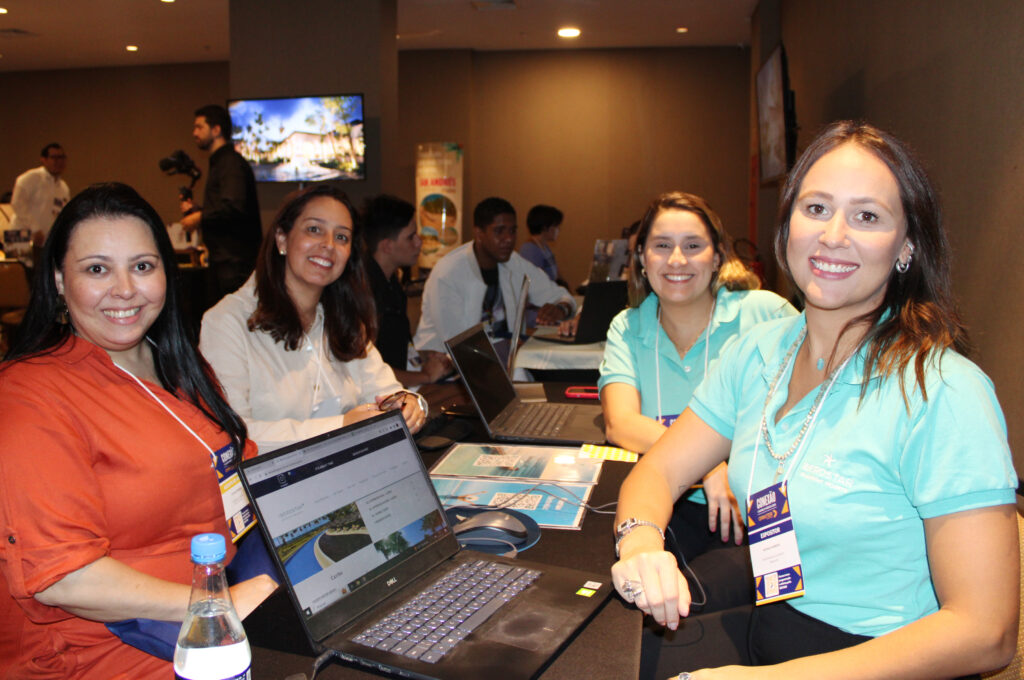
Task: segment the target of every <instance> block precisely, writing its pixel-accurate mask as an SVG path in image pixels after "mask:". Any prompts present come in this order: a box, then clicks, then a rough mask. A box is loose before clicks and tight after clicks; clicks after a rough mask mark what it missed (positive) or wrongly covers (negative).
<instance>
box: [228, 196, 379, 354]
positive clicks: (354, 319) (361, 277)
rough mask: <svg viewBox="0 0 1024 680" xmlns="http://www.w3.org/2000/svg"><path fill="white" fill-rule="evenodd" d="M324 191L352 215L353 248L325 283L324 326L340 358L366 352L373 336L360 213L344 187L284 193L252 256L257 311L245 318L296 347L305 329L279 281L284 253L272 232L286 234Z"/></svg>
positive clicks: (255, 327) (253, 327)
mask: <svg viewBox="0 0 1024 680" xmlns="http://www.w3.org/2000/svg"><path fill="white" fill-rule="evenodd" d="M321 196H325V197H327V198H332V199H334V200H335V201H338V202H339V203H341V204H342V205H343V206H345V209H346V210H348V213H349V215H351V216H352V240H351V244H352V252H351V253H350V254H349V257H348V262H347V263H346V264H345V270H344V271H343V272H342V273H341V276H339V277H338V280H337V281H335V282H333V283H331V284H330V285H328V286H327V287H325V288H324V291H323V293H322V294H321V295H320V303H321V304H322V305H323V308H324V329H325V331H326V332H327V344H328V346H329V347H330V348H331V353H332V354H333V355H334V356H335V357H336V358H337V359H338V360H339V361H351V360H352V359H358V358H361V357H364V356H366V347H367V345H368V344H369V343H371V342H373V341H374V340H375V339H376V337H377V314H376V312H375V310H374V305H373V297H372V296H371V295H370V287H369V285H368V284H367V280H366V270H365V269H364V266H363V258H362V253H361V252H360V250H361V245H360V240H359V226H360V225H359V213H357V212H356V209H355V207H354V206H353V205H352V201H350V200H349V198H348V196H346V195H345V192H343V191H341V190H340V189H338V188H336V187H334V186H333V185H330V184H317V185H316V186H313V187H311V188H309V189H306V190H304V191H300V192H298V193H296V194H294V195H293V196H291V197H289V198H288V200H287V201H285V204H284V205H283V206H282V207H281V210H280V211H279V212H278V213H277V217H275V218H274V222H273V224H272V225H271V227H270V229H269V230H268V231H267V234H266V236H264V238H263V243H262V245H260V253H259V256H258V257H257V259H256V298H257V304H256V311H254V312H253V313H252V316H251V317H249V323H248V326H249V330H250V331H253V332H255V331H265V332H267V333H270V336H271V337H272V338H274V340H275V341H277V342H283V343H284V347H285V349H287V350H295V349H297V348H298V346H299V342H300V341H301V340H302V334H303V332H304V330H303V328H302V322H301V321H300V320H299V312H298V310H297V309H295V303H293V302H292V299H291V297H290V296H289V295H288V290H287V288H286V287H285V283H284V272H285V267H286V266H287V265H286V263H285V256H284V255H281V254H280V253H278V252H277V239H276V234H277V232H278V231H280V232H281V233H283V234H287V233H288V232H290V231H291V230H292V227H293V226H295V221H296V220H297V219H298V218H299V215H300V214H302V211H303V210H304V209H305V207H306V205H308V204H309V203H310V201H312V200H313V199H315V198H320V197H321Z"/></svg>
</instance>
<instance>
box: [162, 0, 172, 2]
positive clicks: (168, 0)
mask: <svg viewBox="0 0 1024 680" xmlns="http://www.w3.org/2000/svg"><path fill="white" fill-rule="evenodd" d="M160 2H174V0H160Z"/></svg>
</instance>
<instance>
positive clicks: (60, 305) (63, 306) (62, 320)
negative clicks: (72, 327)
mask: <svg viewBox="0 0 1024 680" xmlns="http://www.w3.org/2000/svg"><path fill="white" fill-rule="evenodd" d="M57 323H59V324H60V325H61V326H67V325H68V324H69V323H71V316H70V314H68V303H67V300H65V299H64V294H63V293H57Z"/></svg>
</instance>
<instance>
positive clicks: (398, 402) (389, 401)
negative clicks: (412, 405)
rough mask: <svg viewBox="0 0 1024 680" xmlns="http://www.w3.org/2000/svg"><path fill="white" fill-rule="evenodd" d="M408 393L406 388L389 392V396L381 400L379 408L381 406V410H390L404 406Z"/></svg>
mask: <svg viewBox="0 0 1024 680" xmlns="http://www.w3.org/2000/svg"><path fill="white" fill-rule="evenodd" d="M408 395H409V393H408V392H406V391H405V390H400V391H398V392H395V393H394V394H389V395H388V396H386V397H384V398H383V399H381V400H380V403H379V404H377V408H379V409H380V410H381V411H390V410H391V409H395V408H404V407H405V398H406V397H407V396H408Z"/></svg>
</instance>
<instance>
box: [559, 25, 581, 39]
mask: <svg viewBox="0 0 1024 680" xmlns="http://www.w3.org/2000/svg"><path fill="white" fill-rule="evenodd" d="M558 37H559V38H578V37H580V29H578V28H570V27H566V28H560V29H558Z"/></svg>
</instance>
